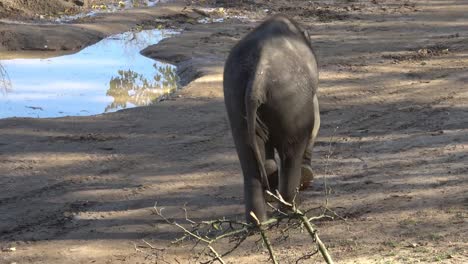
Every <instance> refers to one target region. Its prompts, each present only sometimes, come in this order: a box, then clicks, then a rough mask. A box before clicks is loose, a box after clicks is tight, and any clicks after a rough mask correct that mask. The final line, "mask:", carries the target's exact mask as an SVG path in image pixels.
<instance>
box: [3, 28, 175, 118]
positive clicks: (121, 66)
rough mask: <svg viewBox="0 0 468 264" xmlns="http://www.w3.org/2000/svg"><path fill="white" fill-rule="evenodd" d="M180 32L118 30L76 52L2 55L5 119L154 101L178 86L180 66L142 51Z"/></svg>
mask: <svg viewBox="0 0 468 264" xmlns="http://www.w3.org/2000/svg"><path fill="white" fill-rule="evenodd" d="M171 34H175V32H170V31H161V30H146V31H141V32H138V33H134V32H127V33H123V34H118V35H114V36H111V37H108V38H106V39H103V40H101V41H100V42H98V43H96V44H94V45H92V46H89V47H87V48H85V49H83V50H81V51H80V52H78V53H75V54H72V55H65V56H59V57H54V58H47V59H8V60H1V57H0V65H1V66H2V68H3V69H1V68H0V75H2V72H3V75H4V74H6V75H7V81H6V82H4V81H1V80H0V118H6V117H60V116H68V115H73V116H75V115H94V114H100V113H105V112H113V111H117V110H119V109H124V108H130V107H136V106H145V105H149V104H152V103H154V102H155V101H157V100H158V98H161V97H162V96H164V95H167V94H169V93H171V92H173V91H174V90H175V89H176V88H177V76H176V74H175V67H174V66H172V65H170V64H166V63H162V62H158V61H155V60H152V59H149V58H147V57H144V56H142V55H140V51H141V50H142V49H144V48H145V47H147V46H149V45H152V44H156V43H157V42H159V41H160V40H162V39H163V38H165V37H168V36H169V35H171Z"/></svg>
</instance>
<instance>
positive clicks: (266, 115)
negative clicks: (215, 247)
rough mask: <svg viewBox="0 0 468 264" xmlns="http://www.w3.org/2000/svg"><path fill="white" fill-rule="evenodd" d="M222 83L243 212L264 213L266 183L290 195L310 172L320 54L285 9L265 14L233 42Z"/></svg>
mask: <svg viewBox="0 0 468 264" xmlns="http://www.w3.org/2000/svg"><path fill="white" fill-rule="evenodd" d="M223 86H224V100H225V104H226V110H227V115H228V118H229V122H230V126H231V131H232V135H233V139H234V144H235V146H236V150H237V154H238V157H239V161H240V164H241V168H242V173H243V176H244V201H245V213H246V219H247V221H248V222H253V218H252V217H251V215H250V212H253V213H254V214H255V215H256V216H257V218H258V219H259V220H260V221H264V220H266V219H267V212H266V202H265V196H264V195H265V190H271V191H273V192H274V191H275V189H278V190H279V192H280V194H281V195H282V196H283V197H284V198H285V200H286V201H289V202H292V200H293V198H294V197H295V195H296V192H297V189H298V188H299V187H300V186H301V183H306V184H307V183H308V182H309V181H310V179H311V177H312V169H311V167H310V163H311V151H312V146H313V144H314V141H315V138H316V136H317V133H318V129H319V126H320V114H319V105H318V100H317V95H316V92H317V86H318V69H317V61H316V58H315V54H314V51H313V50H312V46H311V44H310V40H309V37H308V34H307V32H305V31H303V30H302V29H301V28H300V27H299V26H298V25H297V24H296V23H295V22H294V21H292V20H291V19H288V18H287V17H285V16H282V15H277V16H273V17H271V18H269V19H267V20H266V21H264V22H263V23H262V24H260V25H259V26H258V27H257V28H255V29H254V30H253V31H252V32H250V33H249V34H247V36H245V37H244V38H243V39H242V40H240V41H239V42H238V43H237V44H236V45H235V46H234V47H233V48H232V50H231V52H230V54H229V56H228V58H227V60H226V64H225V68H224V81H223ZM275 150H276V152H277V153H278V156H279V160H280V162H279V164H280V166H277V164H276V161H275ZM278 167H279V168H278Z"/></svg>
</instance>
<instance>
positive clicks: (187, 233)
mask: <svg viewBox="0 0 468 264" xmlns="http://www.w3.org/2000/svg"><path fill="white" fill-rule="evenodd" d="M266 194H267V195H268V196H270V197H272V198H273V199H274V200H275V201H276V202H278V203H279V204H280V205H281V208H283V209H280V208H277V207H275V206H273V205H272V204H270V203H268V205H269V206H270V207H271V208H272V209H273V210H274V211H275V212H276V213H277V216H275V217H273V218H270V219H268V220H266V221H264V222H260V221H259V219H258V218H257V216H256V215H255V214H254V213H253V212H251V216H252V218H253V219H254V220H255V221H256V223H254V224H249V223H244V222H240V221H234V220H228V219H225V218H223V219H217V220H209V221H201V222H196V221H193V220H190V219H189V218H188V213H187V209H186V206H185V205H184V206H183V208H182V210H183V212H184V215H185V220H186V221H187V222H188V224H189V225H190V227H186V226H184V225H182V224H180V223H177V222H176V221H171V220H170V219H168V218H167V217H166V216H164V215H163V213H162V211H163V209H164V208H159V207H157V203H155V205H154V211H155V213H156V214H157V215H158V216H159V217H161V218H162V219H163V220H164V221H165V222H167V223H168V224H171V225H173V226H176V227H177V228H179V229H181V230H182V231H183V232H184V234H183V236H182V237H180V238H178V239H176V240H175V241H174V242H173V243H180V242H182V241H185V240H187V239H192V240H194V241H195V243H196V245H198V244H199V243H204V244H205V245H206V247H205V249H209V252H206V251H205V250H203V251H202V252H201V253H200V254H199V257H200V256H201V255H203V254H204V255H207V256H209V257H210V258H211V260H209V261H207V262H203V263H213V262H220V263H225V261H224V260H223V257H225V256H227V255H228V254H230V253H232V252H234V250H235V249H237V248H238V247H239V246H240V245H241V244H242V242H244V241H245V240H246V239H247V238H248V237H250V236H253V235H260V239H259V241H261V242H263V245H264V246H265V247H266V249H267V250H268V253H269V256H270V259H271V262H272V263H275V264H276V263H278V259H277V257H276V253H275V251H274V249H273V245H272V243H271V240H270V239H269V237H268V235H267V231H269V230H271V229H273V228H275V227H278V226H279V223H280V222H282V221H283V220H286V221H287V226H286V228H284V229H283V230H281V232H282V233H285V232H287V231H288V230H290V229H297V228H305V229H306V230H307V232H308V234H309V236H310V237H311V238H312V241H314V242H315V243H314V244H315V246H316V248H317V250H314V252H315V253H317V252H320V253H321V255H322V257H323V259H324V260H325V261H326V263H328V264H333V263H334V262H333V260H332V258H331V256H330V253H329V252H328V250H327V248H326V246H325V245H324V243H323V242H322V241H321V239H320V237H319V235H318V232H317V230H316V229H315V228H314V226H313V225H312V223H311V222H312V221H316V220H320V219H325V218H328V219H334V216H336V215H327V214H326V213H329V212H333V211H332V210H329V209H328V208H322V207H318V208H312V209H309V210H305V211H304V212H303V211H301V210H300V209H299V208H297V206H296V204H295V202H294V201H293V202H292V203H288V202H287V201H285V200H284V198H283V197H282V196H281V195H280V193H279V192H278V191H277V192H276V194H273V193H271V192H269V191H267V192H266ZM315 209H322V213H321V215H318V216H313V217H309V216H307V212H310V211H312V210H315ZM286 211H287V212H286ZM293 220H298V221H293ZM222 239H229V242H230V243H231V242H233V241H234V242H235V244H234V246H233V247H232V248H231V249H229V250H228V251H226V252H224V253H222V254H220V253H218V252H217V251H216V250H215V248H214V244H215V243H216V242H218V241H220V240H222ZM196 245H195V246H196ZM315 253H310V254H307V255H305V256H303V257H301V258H299V259H298V261H300V260H304V259H308V258H310V257H312V256H313V255H314V254H315Z"/></svg>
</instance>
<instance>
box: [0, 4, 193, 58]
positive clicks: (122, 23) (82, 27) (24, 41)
mask: <svg viewBox="0 0 468 264" xmlns="http://www.w3.org/2000/svg"><path fill="white" fill-rule="evenodd" d="M184 7H185V5H183V4H182V3H180V2H178V1H174V3H169V4H158V6H157V7H151V8H135V9H131V10H125V11H118V12H115V13H109V14H106V13H103V14H98V15H96V16H93V17H89V18H87V19H84V20H82V21H80V22H79V23H70V24H47V25H31V24H5V23H0V52H7V51H77V50H79V49H82V48H84V47H86V46H89V45H91V44H93V43H96V42H97V41H99V40H101V39H103V38H104V37H106V36H109V35H112V34H116V33H121V32H125V31H131V30H141V29H143V28H154V27H156V26H158V25H164V24H165V23H164V19H167V18H170V17H172V16H175V15H179V16H182V17H191V16H195V17H197V16H199V15H197V14H194V13H193V12H192V11H191V10H190V9H184Z"/></svg>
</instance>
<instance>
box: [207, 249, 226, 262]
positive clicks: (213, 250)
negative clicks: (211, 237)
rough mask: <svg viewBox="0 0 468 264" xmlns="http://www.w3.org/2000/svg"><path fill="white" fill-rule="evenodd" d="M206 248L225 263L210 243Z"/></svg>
mask: <svg viewBox="0 0 468 264" xmlns="http://www.w3.org/2000/svg"><path fill="white" fill-rule="evenodd" d="M208 248H209V249H210V250H211V252H212V253H213V254H214V255H215V258H216V259H217V260H218V261H219V262H221V263H223V264H226V262H224V260H223V259H222V258H221V256H220V255H219V254H218V252H216V250H215V249H214V248H213V247H212V246H211V245H208Z"/></svg>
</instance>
